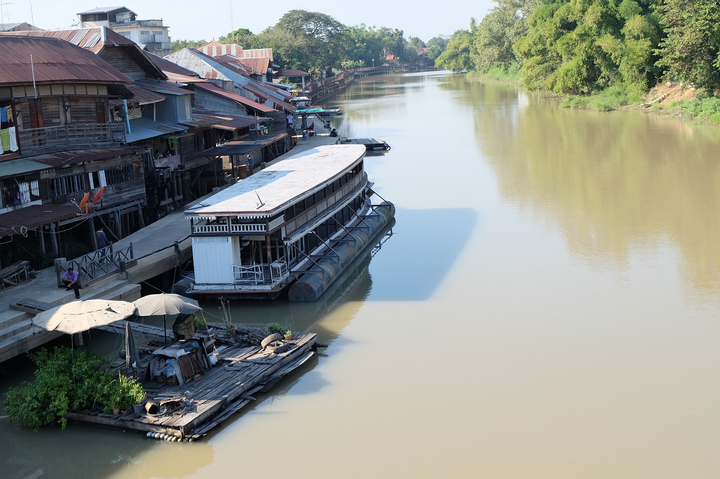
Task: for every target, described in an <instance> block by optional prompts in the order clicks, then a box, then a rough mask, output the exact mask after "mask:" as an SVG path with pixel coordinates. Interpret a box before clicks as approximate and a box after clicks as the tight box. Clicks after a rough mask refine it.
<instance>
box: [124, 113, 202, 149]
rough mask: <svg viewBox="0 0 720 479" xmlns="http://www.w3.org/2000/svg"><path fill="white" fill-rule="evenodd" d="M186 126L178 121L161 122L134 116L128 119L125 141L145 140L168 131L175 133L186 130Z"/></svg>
mask: <svg viewBox="0 0 720 479" xmlns="http://www.w3.org/2000/svg"><path fill="white" fill-rule="evenodd" d="M187 129H188V127H187V126H185V125H181V124H179V123H163V122H160V121H153V120H150V119H148V118H136V119H134V120H130V133H127V134H126V135H125V141H127V142H128V143H133V142H135V141H140V140H147V139H148V138H155V137H156V136H163V135H166V134H168V133H177V132H180V131H186V130H187Z"/></svg>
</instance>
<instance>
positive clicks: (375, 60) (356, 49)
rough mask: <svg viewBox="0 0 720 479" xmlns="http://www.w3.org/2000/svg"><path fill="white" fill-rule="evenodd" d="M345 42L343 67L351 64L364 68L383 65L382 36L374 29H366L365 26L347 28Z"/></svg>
mask: <svg viewBox="0 0 720 479" xmlns="http://www.w3.org/2000/svg"><path fill="white" fill-rule="evenodd" d="M346 41H347V44H346V46H345V60H343V65H349V64H350V63H352V62H355V63H354V64H355V65H356V66H364V67H371V66H374V65H382V64H383V61H384V60H385V56H384V55H383V51H384V48H385V46H384V43H383V36H382V35H381V34H380V32H379V31H378V30H377V29H376V28H375V27H370V28H368V27H367V26H365V24H360V25H358V26H355V27H348V29H347V35H346ZM347 68H350V67H349V66H348V67H347Z"/></svg>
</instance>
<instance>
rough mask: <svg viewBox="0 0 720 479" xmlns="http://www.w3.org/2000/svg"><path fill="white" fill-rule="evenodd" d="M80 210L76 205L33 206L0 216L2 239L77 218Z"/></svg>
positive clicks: (0, 236) (0, 234) (0, 235)
mask: <svg viewBox="0 0 720 479" xmlns="http://www.w3.org/2000/svg"><path fill="white" fill-rule="evenodd" d="M79 212H80V210H79V209H78V207H77V206H75V205H72V204H70V205H52V204H48V205H32V206H27V207H25V208H20V209H17V210H13V211H8V212H7V213H3V214H1V215H0V238H2V237H5V236H11V235H14V234H21V233H22V229H23V228H27V229H28V230H34V229H37V228H39V227H41V226H43V225H47V224H51V223H55V222H58V221H63V220H67V219H70V218H75V216H76V215H77V213H79Z"/></svg>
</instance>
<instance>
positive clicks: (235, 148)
mask: <svg viewBox="0 0 720 479" xmlns="http://www.w3.org/2000/svg"><path fill="white" fill-rule="evenodd" d="M287 136H288V134H287V133H275V134H273V135H263V136H258V137H254V138H253V139H252V140H235V141H228V142H227V143H223V144H222V145H220V146H216V147H214V148H210V149H208V150H205V151H201V152H199V153H198V154H197V156H206V157H207V156H229V155H244V154H246V153H249V152H251V151H253V150H257V149H259V148H262V147H264V146H267V145H270V144H272V143H275V142H277V141H280V140H282V139H284V138H285V137H287Z"/></svg>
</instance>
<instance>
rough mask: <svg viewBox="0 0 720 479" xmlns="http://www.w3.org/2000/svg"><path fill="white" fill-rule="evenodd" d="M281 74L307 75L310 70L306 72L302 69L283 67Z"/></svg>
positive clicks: (286, 75) (289, 75)
mask: <svg viewBox="0 0 720 479" xmlns="http://www.w3.org/2000/svg"><path fill="white" fill-rule="evenodd" d="M280 75H281V76H284V77H306V76H308V75H310V74H309V73H308V72H304V71H302V70H295V69H293V68H285V69H283V71H282V73H280Z"/></svg>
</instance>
